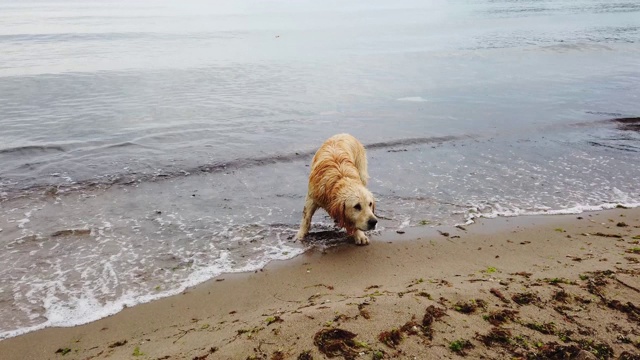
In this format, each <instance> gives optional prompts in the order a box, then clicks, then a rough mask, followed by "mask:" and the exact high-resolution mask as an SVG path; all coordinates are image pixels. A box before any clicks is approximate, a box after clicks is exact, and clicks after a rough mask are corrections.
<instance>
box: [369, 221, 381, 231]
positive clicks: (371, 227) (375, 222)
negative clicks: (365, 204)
mask: <svg viewBox="0 0 640 360" xmlns="http://www.w3.org/2000/svg"><path fill="white" fill-rule="evenodd" d="M367 223H368V224H369V230H373V229H375V228H376V224H377V223H378V220H376V219H369V221H368V222H367Z"/></svg>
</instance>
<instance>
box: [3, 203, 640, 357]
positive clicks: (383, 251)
mask: <svg viewBox="0 0 640 360" xmlns="http://www.w3.org/2000/svg"><path fill="white" fill-rule="evenodd" d="M639 238H640V209H613V210H607V211H600V212H593V213H584V214H580V215H562V216H537V217H518V218H499V219H490V220H482V221H480V222H479V223H477V224H474V225H471V226H469V227H468V228H441V229H438V228H427V227H418V228H412V229H409V230H407V232H406V233H394V234H393V236H391V237H389V238H381V237H380V236H378V237H374V238H373V243H372V244H371V245H370V246H365V247H357V246H355V245H352V244H344V245H341V246H337V247H335V248H331V249H330V250H329V251H325V252H322V251H312V252H310V253H307V254H305V255H302V256H299V257H297V258H295V259H293V260H290V261H284V262H277V263H271V264H270V265H268V266H267V267H266V268H265V269H263V270H262V271H258V272H255V273H248V274H247V273H244V274H231V275H224V276H222V277H219V278H217V279H214V280H212V281H210V282H207V283H205V284H202V285H201V286H198V287H196V288H193V289H189V290H187V291H185V292H184V293H183V294H181V295H177V296H173V297H170V298H166V299H162V300H159V301H155V302H151V303H148V304H143V305H139V306H136V307H133V308H128V309H124V310H123V311H122V312H120V313H118V314H116V315H114V316H111V317H108V318H105V319H102V320H99V321H96V322H93V323H90V324H87V325H83V326H77V327H73V328H51V329H45V330H41V331H36V332H33V333H29V334H26V335H23V336H18V337H15V338H11V339H7V340H4V341H1V342H0V354H2V356H1V357H2V358H3V359H104V358H110V359H133V358H139V359H324V358H328V357H337V358H345V359H356V358H362V359H383V358H402V359H405V358H406V359H437V358H457V357H459V356H466V357H468V358H486V359H501V358H505V359H507V358H534V359H547V358H551V359H574V358H580V359H593V358H601V359H638V358H640V330H639V329H640V301H639V300H640V278H639V277H638V274H639V273H640V245H638V242H639Z"/></svg>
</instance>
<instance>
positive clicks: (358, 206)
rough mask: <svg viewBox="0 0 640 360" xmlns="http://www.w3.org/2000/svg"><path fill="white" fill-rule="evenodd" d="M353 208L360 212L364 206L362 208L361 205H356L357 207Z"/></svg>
mask: <svg viewBox="0 0 640 360" xmlns="http://www.w3.org/2000/svg"><path fill="white" fill-rule="evenodd" d="M353 208H354V209H356V210H358V211H360V210H362V206H360V204H356V206H354V207H353Z"/></svg>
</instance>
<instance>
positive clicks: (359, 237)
mask: <svg viewBox="0 0 640 360" xmlns="http://www.w3.org/2000/svg"><path fill="white" fill-rule="evenodd" d="M353 238H354V239H355V241H356V245H369V238H368V237H367V235H365V234H364V233H363V232H362V231H360V230H358V231H356V233H355V234H353Z"/></svg>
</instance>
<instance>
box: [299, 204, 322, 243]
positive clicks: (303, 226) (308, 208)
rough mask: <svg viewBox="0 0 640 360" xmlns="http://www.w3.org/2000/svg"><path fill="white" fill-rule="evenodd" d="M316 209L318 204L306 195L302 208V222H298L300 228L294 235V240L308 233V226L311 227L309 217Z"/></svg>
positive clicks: (300, 238) (302, 237)
mask: <svg viewBox="0 0 640 360" xmlns="http://www.w3.org/2000/svg"><path fill="white" fill-rule="evenodd" d="M316 210H318V205H317V204H316V202H315V201H313V199H312V198H311V197H310V196H309V195H307V199H306V200H305V202H304V209H302V222H300V230H298V234H297V235H296V238H295V239H296V240H302V239H304V237H305V236H307V234H308V233H309V227H311V218H312V217H313V214H314V213H315V212H316Z"/></svg>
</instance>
